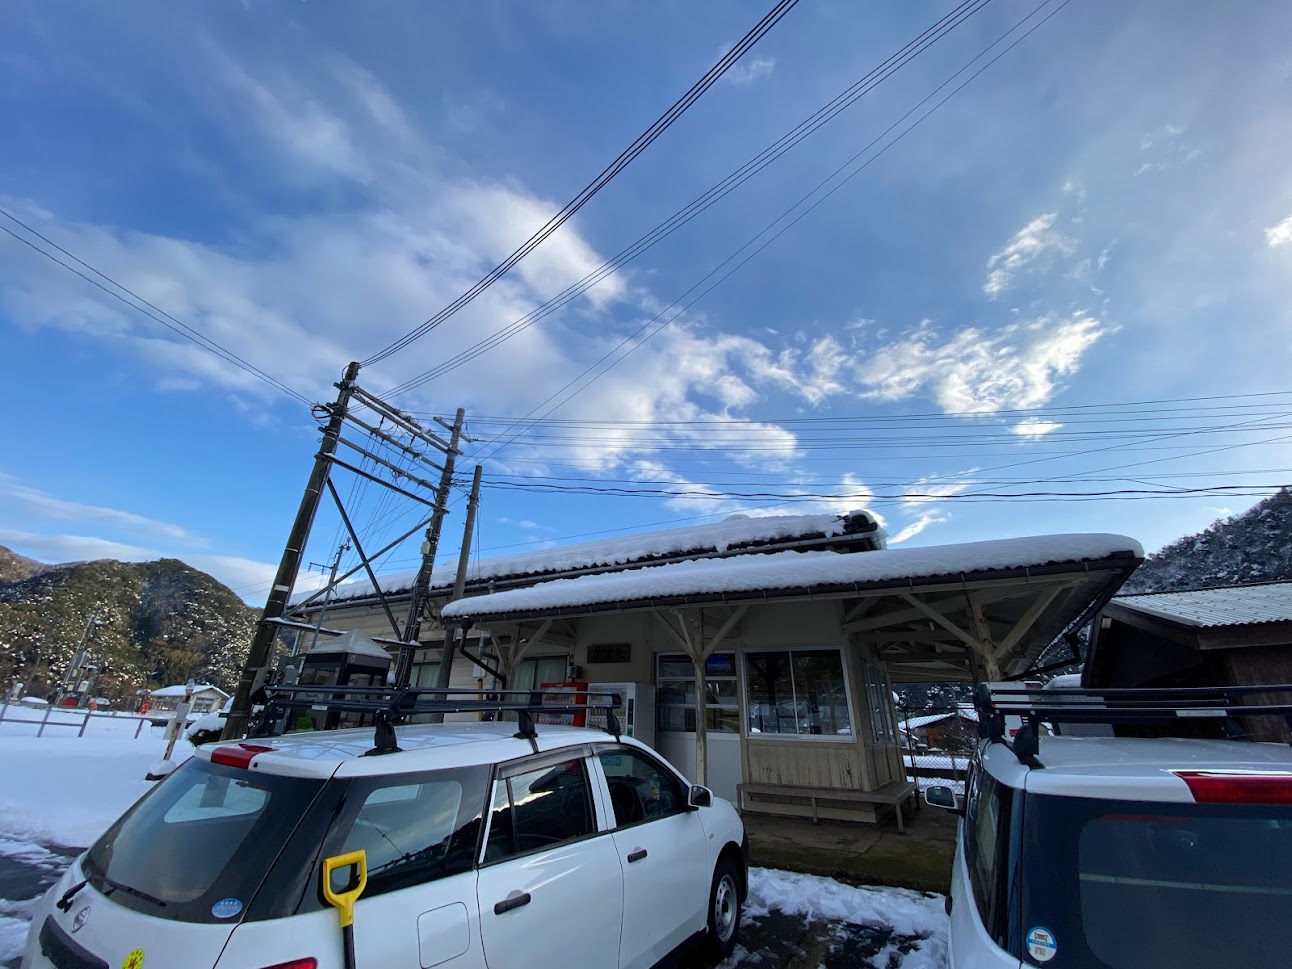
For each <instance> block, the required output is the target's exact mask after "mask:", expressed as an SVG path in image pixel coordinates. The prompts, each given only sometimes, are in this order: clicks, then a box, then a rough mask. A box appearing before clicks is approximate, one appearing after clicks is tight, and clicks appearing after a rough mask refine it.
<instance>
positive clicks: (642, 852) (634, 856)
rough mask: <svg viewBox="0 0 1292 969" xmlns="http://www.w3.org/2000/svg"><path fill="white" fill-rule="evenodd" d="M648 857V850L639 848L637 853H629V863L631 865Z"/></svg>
mask: <svg viewBox="0 0 1292 969" xmlns="http://www.w3.org/2000/svg"><path fill="white" fill-rule="evenodd" d="M645 857H646V849H645V848H638V849H637V850H636V851H630V852H628V863H629V864H630V865H631V864H632V863H633V862H634V861H641V860H642V859H643V858H645Z"/></svg>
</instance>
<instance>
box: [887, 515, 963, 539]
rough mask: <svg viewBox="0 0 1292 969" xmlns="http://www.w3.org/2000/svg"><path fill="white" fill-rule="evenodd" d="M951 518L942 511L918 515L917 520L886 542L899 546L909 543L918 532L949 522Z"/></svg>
mask: <svg viewBox="0 0 1292 969" xmlns="http://www.w3.org/2000/svg"><path fill="white" fill-rule="evenodd" d="M950 520H951V516H950V515H948V514H947V513H946V512H942V511H930V512H925V513H924V514H923V515H920V517H919V518H917V519H915V521H913V522H911V523H910V524H909V525H907V526H906V527H905V528H903V529H902V530H901V531H899V532H898V533H897V534H896V535H894V536H892V537H891V538H890V539H889V540H888V544H889V545H901V544H902V543H903V542H907V541H910V540H911V539H912V538H914V537H915V536H916V535H918V534H920V532H922V531H924V530H925V529H926V528H928V527H929V526H930V525H940V524H942V523H943V522H946V521H950Z"/></svg>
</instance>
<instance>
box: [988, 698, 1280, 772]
mask: <svg viewBox="0 0 1292 969" xmlns="http://www.w3.org/2000/svg"><path fill="white" fill-rule="evenodd" d="M1279 693H1281V694H1284V695H1285V696H1287V697H1292V684H1287V683H1284V684H1272V685H1264V686H1203V687H1108V688H1103V687H1092V688H1081V689H1077V688H1071V689H1069V688H1065V689H1054V690H1046V689H1038V688H1034V687H1022V686H1019V685H1018V684H1017V683H979V684H978V686H977V688H976V689H975V690H974V707H975V708H976V709H977V711H978V735H979V736H980V737H982V738H983V739H986V740H989V741H991V742H992V743H1001V744H1005V746H1006V747H1008V748H1009V749H1010V750H1012V751H1013V752H1014V755H1015V756H1016V757H1017V758H1018V759H1019V761H1020V762H1021V763H1023V764H1025V765H1026V766H1028V767H1043V766H1044V765H1043V764H1042V763H1041V762H1040V761H1039V760H1037V757H1036V755H1037V753H1039V750H1040V725H1041V724H1042V723H1103V724H1124V723H1162V722H1170V721H1179V720H1193V719H1218V720H1222V721H1225V722H1227V723H1230V724H1232V722H1233V718H1235V717H1252V716H1278V717H1282V718H1283V719H1284V721H1285V722H1286V723H1287V725H1288V730H1289V743H1292V702H1271V700H1274V701H1277V698H1269V697H1267V698H1266V700H1265V701H1264V702H1256V703H1252V702H1248V701H1249V698H1253V697H1255V698H1260V697H1261V695H1262V694H1279ZM1007 716H1016V717H1021V718H1022V720H1023V726H1022V727H1020V728H1019V730H1018V733H1017V734H1016V735H1015V737H1014V743H1013V744H1012V745H1011V744H1009V743H1007V742H1006V740H1005V717H1007Z"/></svg>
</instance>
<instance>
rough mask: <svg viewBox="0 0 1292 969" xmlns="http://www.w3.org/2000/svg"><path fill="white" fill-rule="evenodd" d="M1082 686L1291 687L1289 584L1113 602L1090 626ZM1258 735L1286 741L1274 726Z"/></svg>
mask: <svg viewBox="0 0 1292 969" xmlns="http://www.w3.org/2000/svg"><path fill="white" fill-rule="evenodd" d="M1081 682H1082V686H1085V687H1092V688H1093V687H1137V686H1142V687H1152V686H1163V687H1167V686H1175V687H1190V686H1260V685H1263V684H1280V683H1289V682H1292V582H1262V583H1257V584H1253V585H1237V586H1225V587H1221V588H1215V589H1190V590H1185V591H1180V592H1150V593H1140V594H1135V595H1123V596H1118V597H1116V598H1115V599H1113V600H1112V601H1110V602H1109V603H1108V605H1106V606H1105V607H1104V608H1103V610H1102V612H1101V613H1100V614H1099V616H1098V617H1097V619H1096V621H1095V623H1094V629H1093V631H1092V634H1091V639H1090V651H1089V654H1088V656H1087V659H1086V665H1085V670H1084V672H1083V674H1082V681H1081ZM1266 727H1268V729H1266ZM1258 733H1259V735H1260V738H1261V739H1263V740H1274V741H1282V740H1284V739H1286V731H1285V730H1284V729H1283V728H1282V727H1281V726H1280V725H1279V724H1277V723H1274V722H1270V723H1268V724H1263V725H1262V729H1261V730H1259V731H1258Z"/></svg>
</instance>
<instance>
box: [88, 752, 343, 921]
mask: <svg viewBox="0 0 1292 969" xmlns="http://www.w3.org/2000/svg"><path fill="white" fill-rule="evenodd" d="M322 787H323V782H322V781H321V780H311V779H307V778H300V777H279V776H276V775H272V774H262V773H258V772H254V771H249V770H244V769H241V768H237V767H225V766H221V765H219V764H212V763H210V762H209V761H205V760H202V759H200V758H197V757H194V758H193V759H191V760H189V761H188V762H186V763H185V764H184V765H182V766H181V767H180V768H179V769H178V770H176V771H175V772H174V773H173V774H171V775H170V776H169V777H167V778H166V779H165V780H163V781H162V782H161V783H159V784H158V785H157V786H156V787H155V788H153V790H152V791H150V792H149V793H148V794H147V795H145V796H144V797H143V798H142V799H140V801H139V802H138V803H137V804H135V806H134V807H132V808H131V809H130V810H129V811H127V812H126V813H125V814H124V815H123V816H122V817H121V819H120V820H119V821H117V823H116V824H114V825H113V826H112V827H111V828H109V829H108V831H107V832H106V833H105V834H104V835H103V837H101V838H100V839H99V840H98V841H97V842H96V843H95V844H94V846H93V847H92V848H90V850H89V852H88V853H87V855H86V857H85V860H84V862H83V863H82V868H83V870H84V871H85V876H86V878H87V880H88V881H89V882H90V884H91V885H93V886H94V887H95V888H96V889H97V890H98V891H100V892H102V893H103V894H105V895H107V896H109V897H110V898H111V899H112V900H113V901H114V902H116V903H119V904H121V905H124V906H126V907H128V908H133V909H135V910H137V911H140V912H144V913H146V914H148V915H153V916H156V917H158V918H167V919H175V920H179V921H185V922H224V921H236V920H237V917H238V916H239V914H240V913H241V912H243V911H245V910H246V908H247V906H248V905H250V903H251V899H252V896H254V895H255V892H256V889H257V888H259V886H260V883H261V882H262V881H263V880H264V878H265V875H266V874H267V873H268V871H269V867H270V866H271V865H272V864H273V863H274V860H275V859H276V858H277V857H278V853H279V850H280V849H281V848H282V846H283V844H284V842H286V840H287V838H288V837H289V836H290V835H291V833H292V831H294V830H295V828H296V826H297V824H298V823H299V822H300V820H301V818H302V817H303V816H304V814H305V812H306V811H307V810H308V809H309V807H310V805H311V804H312V803H313V801H314V799H315V797H316V796H317V795H318V793H319V791H320V790H321V789H322ZM217 903H219V904H217Z"/></svg>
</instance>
